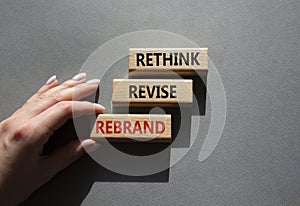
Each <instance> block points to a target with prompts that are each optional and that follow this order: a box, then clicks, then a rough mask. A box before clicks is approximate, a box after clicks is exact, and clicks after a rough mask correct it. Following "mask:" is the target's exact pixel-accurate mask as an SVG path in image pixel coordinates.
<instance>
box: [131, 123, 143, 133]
mask: <svg viewBox="0 0 300 206" xmlns="http://www.w3.org/2000/svg"><path fill="white" fill-rule="evenodd" d="M136 131H138V132H139V133H140V134H142V128H141V124H140V121H136V122H135V124H134V129H133V133H134V134H135V133H136Z"/></svg>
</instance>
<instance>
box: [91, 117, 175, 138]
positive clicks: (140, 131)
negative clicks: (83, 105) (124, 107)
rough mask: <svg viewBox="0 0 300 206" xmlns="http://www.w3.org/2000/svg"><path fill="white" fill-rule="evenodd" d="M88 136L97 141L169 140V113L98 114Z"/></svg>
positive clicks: (170, 136)
mask: <svg viewBox="0 0 300 206" xmlns="http://www.w3.org/2000/svg"><path fill="white" fill-rule="evenodd" d="M90 136H91V138H92V139H95V140H98V141H101V140H104V138H106V139H108V140H113V141H132V140H138V141H148V140H153V142H171V140H172V134H171V115H156V114H100V115H98V117H97V120H96V122H95V124H94V126H93V130H92V131H91V135H90Z"/></svg>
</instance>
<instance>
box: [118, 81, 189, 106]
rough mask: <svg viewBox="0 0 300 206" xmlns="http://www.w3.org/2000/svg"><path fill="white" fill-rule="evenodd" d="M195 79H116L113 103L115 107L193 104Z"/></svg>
mask: <svg viewBox="0 0 300 206" xmlns="http://www.w3.org/2000/svg"><path fill="white" fill-rule="evenodd" d="M192 103H193V81H192V80H182V79H114V80H113V94H112V104H113V106H114V107H116V106H117V107H118V106H121V107H122V106H123V107H126V106H128V107H129V105H130V107H131V106H134V107H146V106H151V107H154V106H160V107H163V106H166V107H172V106H175V107H176V106H178V105H182V106H192Z"/></svg>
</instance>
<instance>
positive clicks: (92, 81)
mask: <svg viewBox="0 0 300 206" xmlns="http://www.w3.org/2000/svg"><path fill="white" fill-rule="evenodd" d="M86 83H87V84H99V83H100V79H91V80H89V81H87V82H86Z"/></svg>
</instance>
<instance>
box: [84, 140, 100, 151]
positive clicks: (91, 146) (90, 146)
mask: <svg viewBox="0 0 300 206" xmlns="http://www.w3.org/2000/svg"><path fill="white" fill-rule="evenodd" d="M81 145H82V147H83V148H84V149H85V151H86V152H93V151H95V150H97V149H98V148H99V147H100V146H101V144H98V143H96V142H95V141H94V140H91V139H86V140H84V141H82V142H81Z"/></svg>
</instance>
